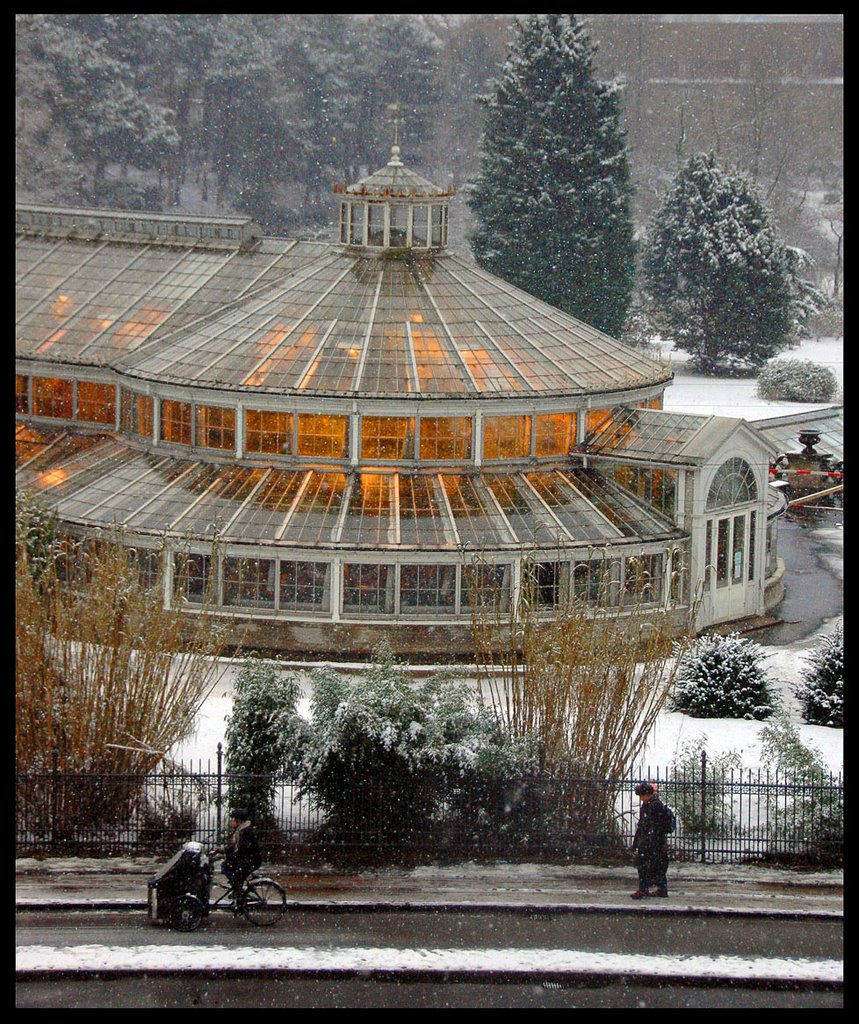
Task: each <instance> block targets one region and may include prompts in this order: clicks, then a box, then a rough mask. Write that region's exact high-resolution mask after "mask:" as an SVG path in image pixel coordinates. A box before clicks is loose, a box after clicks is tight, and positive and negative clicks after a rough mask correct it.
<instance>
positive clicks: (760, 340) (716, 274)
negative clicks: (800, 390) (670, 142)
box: [644, 153, 823, 372]
mask: <svg viewBox="0 0 859 1024" xmlns="http://www.w3.org/2000/svg"><path fill="white" fill-rule="evenodd" d="M809 262H810V261H809V258H808V256H807V255H806V254H805V253H804V252H802V251H801V250H799V249H794V248H791V247H789V246H786V245H784V243H782V242H781V241H780V239H779V238H778V235H777V233H776V230H775V226H774V224H773V222H772V216H771V214H770V212H769V210H768V209H767V206H766V204H765V202H764V200H763V197H762V196H761V193H760V191H759V190H758V188H757V186H756V185H755V183H754V182H753V181H752V180H751V179H750V178H747V177H746V176H745V175H743V174H741V173H739V172H735V171H725V170H723V169H721V168H720V167H719V166H718V164H717V163H716V158H715V156H714V154H712V153H709V154H701V155H698V156H693V157H691V158H690V159H689V160H687V161H686V163H685V164H684V165H683V166H682V167H681V168H680V170H679V171H678V173H677V175H676V177H675V179H674V182H673V184H672V186H671V188H670V189H669V191H668V193H667V195H666V196H665V198H664V200H663V202H662V205H661V207H660V208H659V209H658V210H657V211H656V213H655V214H654V216H653V219H652V222H651V225H650V230H649V232H648V241H647V245H646V249H645V253H644V271H645V277H646V286H647V290H648V292H649V298H650V301H651V304H652V317H653V320H654V323H655V324H656V326H657V327H658V328H659V329H660V330H662V332H663V333H664V334H666V335H668V336H669V337H671V338H672V339H673V340H674V342H675V344H676V345H677V346H678V347H679V348H682V349H684V350H685V351H687V352H689V353H691V354H692V356H693V359H694V363H695V365H696V366H697V368H699V369H701V370H703V371H704V372H724V371H728V372H731V371H733V370H738V369H747V368H752V369H754V368H756V367H760V366H762V365H763V364H764V363H765V362H766V361H767V359H769V358H771V357H772V356H774V355H776V354H777V353H778V352H780V351H781V350H782V349H784V348H786V347H787V346H789V345H790V344H791V343H792V341H793V340H795V338H796V336H797V334H798V333H799V331H800V330H801V329H802V327H803V326H804V325H805V323H806V322H807V320H808V317H809V316H810V315H811V314H812V313H813V312H815V311H816V309H817V308H818V304H819V303H820V302H821V301H822V300H823V297H822V296H821V295H820V293H819V292H818V291H817V290H816V289H815V288H814V287H813V286H812V285H811V284H809V283H808V282H807V281H803V280H802V279H801V278H800V276H799V274H800V271H801V270H802V268H803V267H804V266H806V265H807V264H808V263H809Z"/></svg>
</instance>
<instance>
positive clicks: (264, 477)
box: [221, 468, 274, 536]
mask: <svg viewBox="0 0 859 1024" xmlns="http://www.w3.org/2000/svg"><path fill="white" fill-rule="evenodd" d="M273 472H274V470H273V469H271V468H269V469H267V470H266V471H265V472H264V473H263V475H262V476H261V477H260V478H259V480H258V481H257V483H256V484H255V485H254V487H253V489H252V490H251V492H250V494H249V495H248V496H247V497H246V498H245V500H244V501H243V502H242V503H241V505H240V506H239V507H238V509H237V510H236V511H235V512H234V513H233V515H232V516H230V520H229V522H228V523H227V524H226V525H225V526H224V528H223V530H221V536H226V535H227V534H228V533H229V529H230V527H231V526H232V525H233V523H234V522H235V521H236V520H237V519H238V517H239V516H240V515H241V514H242V512H244V510H245V509H246V508H247V506H248V503H249V502H250V501H251V500H252V499H253V498H254V497H255V496H256V493H257V491H258V490H259V489H260V487H262V485H263V484H264V483H265V482H266V480H268V478H269V477H270V476H271V474H272V473H273Z"/></svg>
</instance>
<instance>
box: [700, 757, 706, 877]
mask: <svg viewBox="0 0 859 1024" xmlns="http://www.w3.org/2000/svg"><path fill="white" fill-rule="evenodd" d="M706 862H707V751H706V750H702V751H701V863H702V864H706Z"/></svg>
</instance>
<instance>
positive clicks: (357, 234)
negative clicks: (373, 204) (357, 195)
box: [349, 203, 365, 245]
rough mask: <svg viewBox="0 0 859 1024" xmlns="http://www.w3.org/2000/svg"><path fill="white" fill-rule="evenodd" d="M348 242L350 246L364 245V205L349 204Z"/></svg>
mask: <svg viewBox="0 0 859 1024" xmlns="http://www.w3.org/2000/svg"><path fill="white" fill-rule="evenodd" d="M350 206H351V219H350V222H349V241H350V242H351V243H352V245H363V244H364V208H365V204H364V203H351V204H350Z"/></svg>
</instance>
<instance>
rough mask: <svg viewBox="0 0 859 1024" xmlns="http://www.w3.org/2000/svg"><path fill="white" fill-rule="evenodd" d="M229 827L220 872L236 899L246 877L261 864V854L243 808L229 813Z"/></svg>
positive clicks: (254, 833)
mask: <svg viewBox="0 0 859 1024" xmlns="http://www.w3.org/2000/svg"><path fill="white" fill-rule="evenodd" d="M230 825H231V826H232V828H233V831H232V833H231V834H230V837H229V839H228V840H227V844H226V847H225V849H224V860H223V863H222V864H221V870H222V871H223V873H224V874H225V875H226V876H227V881H228V882H229V883H230V886H231V887H232V890H233V896H234V898H237V897H238V895H239V893H240V892H241V891H242V887H243V886H244V884H245V880H246V879H247V877H248V875H249V874H250V873H251V872H252V871H256V869H257V868H258V867H259V866H260V865H261V864H262V854H261V853H260V846H259V841H258V839H257V836H256V832H254V829H253V825H252V824H251V821H250V818H249V817H248V812H247V811H246V810H245V809H244V807H236V808H234V809H233V810H232V811H230Z"/></svg>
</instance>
